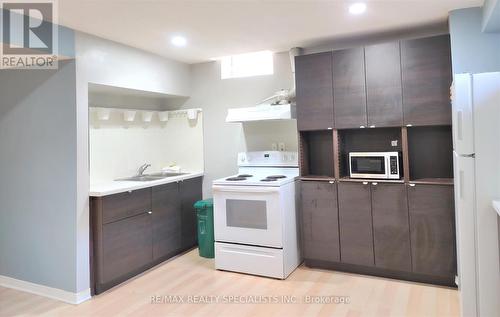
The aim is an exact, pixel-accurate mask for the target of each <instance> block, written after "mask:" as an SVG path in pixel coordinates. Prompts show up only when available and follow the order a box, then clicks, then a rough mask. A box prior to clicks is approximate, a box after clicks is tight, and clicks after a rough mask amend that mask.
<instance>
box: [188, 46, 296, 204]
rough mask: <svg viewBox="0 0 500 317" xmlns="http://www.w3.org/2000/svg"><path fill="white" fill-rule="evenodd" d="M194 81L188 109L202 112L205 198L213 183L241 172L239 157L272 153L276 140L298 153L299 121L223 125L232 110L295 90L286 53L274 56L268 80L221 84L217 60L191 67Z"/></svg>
mask: <svg viewBox="0 0 500 317" xmlns="http://www.w3.org/2000/svg"><path fill="white" fill-rule="evenodd" d="M191 76H192V77H191V87H192V88H191V98H190V99H189V100H188V102H187V103H186V105H185V106H184V107H186V108H189V107H202V108H203V109H204V116H205V120H204V124H203V129H204V142H205V150H204V157H205V177H204V181H203V195H204V196H205V197H211V196H212V192H211V184H212V181H213V180H214V179H216V178H220V177H225V176H228V175H231V174H234V173H236V172H237V169H238V167H237V154H238V152H240V151H256V150H266V149H267V150H270V149H271V143H272V142H276V141H285V142H287V147H288V149H289V150H291V151H296V150H297V126H296V123H295V121H290V122H288V123H281V124H280V123H275V122H262V123H255V124H245V128H243V125H242V124H240V123H226V122H225V119H226V115H227V109H228V108H238V107H249V106H254V105H255V104H256V103H258V102H259V101H261V100H263V99H264V98H266V97H269V96H271V95H272V94H273V93H274V92H276V91H278V90H280V89H289V88H290V87H291V86H292V71H291V67H290V59H289V57H288V53H286V52H285V53H278V54H274V74H273V75H269V76H256V77H248V78H235V79H224V80H222V79H221V78H220V63H219V62H215V61H214V62H208V63H201V64H194V65H191ZM278 136H279V137H278ZM277 138H280V139H283V140H277Z"/></svg>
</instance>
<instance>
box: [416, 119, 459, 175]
mask: <svg viewBox="0 0 500 317" xmlns="http://www.w3.org/2000/svg"><path fill="white" fill-rule="evenodd" d="M408 161H409V162H408V163H409V167H410V168H409V170H410V174H409V181H410V182H412V183H421V184H453V141H452V132H451V126H427V127H412V128H408Z"/></svg>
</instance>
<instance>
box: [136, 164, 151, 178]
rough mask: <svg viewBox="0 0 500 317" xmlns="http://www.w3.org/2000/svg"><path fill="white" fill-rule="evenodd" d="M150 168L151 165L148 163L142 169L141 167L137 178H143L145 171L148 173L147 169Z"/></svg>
mask: <svg viewBox="0 0 500 317" xmlns="http://www.w3.org/2000/svg"><path fill="white" fill-rule="evenodd" d="M150 166H151V164H148V163H146V164H143V165H141V167H139V170H138V171H137V176H142V175H143V174H144V171H146V169H147V168H148V167H150Z"/></svg>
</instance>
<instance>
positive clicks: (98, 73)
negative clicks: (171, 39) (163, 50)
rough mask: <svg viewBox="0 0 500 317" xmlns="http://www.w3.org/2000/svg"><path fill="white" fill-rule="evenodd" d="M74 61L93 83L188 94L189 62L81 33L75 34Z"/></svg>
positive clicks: (164, 92) (172, 93) (173, 93)
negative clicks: (169, 58)
mask: <svg viewBox="0 0 500 317" xmlns="http://www.w3.org/2000/svg"><path fill="white" fill-rule="evenodd" d="M76 41H77V49H76V50H77V55H78V63H80V64H81V65H82V67H84V68H85V75H86V80H87V81H88V82H91V83H94V84H102V85H108V86H116V87H121V88H129V89H136V90H144V91H150V92H157V93H163V94H170V95H178V96H189V90H190V84H189V82H190V74H189V65H187V64H184V63H181V62H176V61H172V60H168V59H166V58H163V57H160V56H157V55H154V54H151V53H148V52H145V51H142V50H139V49H134V48H132V47H130V46H126V45H123V44H119V43H115V42H112V41H108V40H105V39H101V38H98V37H96V36H92V35H89V34H85V33H77V35H76Z"/></svg>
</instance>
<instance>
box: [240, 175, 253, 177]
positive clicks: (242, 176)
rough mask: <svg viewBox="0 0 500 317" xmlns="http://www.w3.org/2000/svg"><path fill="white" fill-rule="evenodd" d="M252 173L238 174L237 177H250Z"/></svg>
mask: <svg viewBox="0 0 500 317" xmlns="http://www.w3.org/2000/svg"><path fill="white" fill-rule="evenodd" d="M252 176H253V175H250V174H240V175H238V176H237V177H252Z"/></svg>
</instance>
